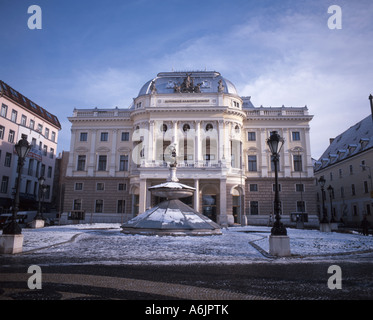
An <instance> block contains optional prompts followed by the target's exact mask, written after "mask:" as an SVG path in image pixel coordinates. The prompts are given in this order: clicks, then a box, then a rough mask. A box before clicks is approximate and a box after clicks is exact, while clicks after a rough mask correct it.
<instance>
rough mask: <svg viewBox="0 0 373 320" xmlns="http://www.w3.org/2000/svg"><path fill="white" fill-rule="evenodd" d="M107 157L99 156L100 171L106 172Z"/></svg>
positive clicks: (98, 168)
mask: <svg viewBox="0 0 373 320" xmlns="http://www.w3.org/2000/svg"><path fill="white" fill-rule="evenodd" d="M106 162H107V156H98V167H97V170H98V171H106Z"/></svg>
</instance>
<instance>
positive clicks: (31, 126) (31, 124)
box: [30, 119, 35, 130]
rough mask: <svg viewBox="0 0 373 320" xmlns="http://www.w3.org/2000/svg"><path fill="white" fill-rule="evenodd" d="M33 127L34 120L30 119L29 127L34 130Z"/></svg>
mask: <svg viewBox="0 0 373 320" xmlns="http://www.w3.org/2000/svg"><path fill="white" fill-rule="evenodd" d="M34 128H35V121H34V120H31V119H30V129H32V130H34Z"/></svg>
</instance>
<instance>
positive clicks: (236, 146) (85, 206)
mask: <svg viewBox="0 0 373 320" xmlns="http://www.w3.org/2000/svg"><path fill="white" fill-rule="evenodd" d="M312 117H313V116H312V115H310V114H309V112H308V109H307V107H294V108H293V107H284V106H282V107H277V108H271V107H262V106H261V107H255V106H254V105H253V104H252V102H251V99H250V97H241V96H239V94H238V93H237V90H236V88H235V86H234V85H233V83H231V82H230V81H229V80H227V79H226V78H224V77H223V76H222V75H221V74H220V73H219V72H215V71H212V72H208V71H198V72H190V73H186V72H162V73H159V74H158V75H157V76H156V77H155V78H153V79H151V80H149V81H148V82H146V83H145V84H144V85H143V87H142V88H141V89H140V91H139V93H138V95H137V97H136V98H134V100H133V103H132V105H131V106H130V107H129V108H126V109H122V108H112V109H103V108H92V109H74V112H73V115H72V116H71V117H69V118H68V119H69V121H70V122H71V145H70V152H69V154H68V160H67V169H66V174H65V177H64V180H63V186H62V189H63V190H64V193H63V197H64V199H63V208H64V214H63V215H62V220H61V221H62V222H63V223H64V222H66V223H68V222H70V223H72V222H76V221H86V222H98V221H115V222H123V221H127V220H128V219H130V218H132V217H134V216H136V215H137V214H139V213H141V212H144V211H145V210H146V209H147V208H149V207H151V206H154V205H155V204H156V203H158V202H160V201H161V200H162V199H160V198H157V197H154V196H152V195H151V193H150V192H149V191H148V188H149V187H151V186H153V185H156V184H159V183H161V182H163V181H165V180H166V179H167V177H168V175H169V168H168V166H167V161H168V159H169V155H170V152H171V149H172V148H173V147H175V148H176V152H177V176H178V178H179V180H180V181H181V183H184V184H187V185H189V186H192V187H194V188H195V189H196V192H195V194H194V196H192V197H190V198H186V199H185V202H186V203H187V204H189V205H190V206H192V207H193V208H194V209H196V210H198V211H199V212H202V213H203V214H205V215H206V216H208V217H210V218H211V219H212V220H213V221H216V222H218V223H219V224H221V225H227V224H228V225H233V224H235V223H238V224H247V223H249V224H267V223H268V221H269V217H270V215H271V214H273V202H274V186H273V185H274V168H273V165H272V162H271V155H270V151H269V148H268V146H267V143H266V140H267V139H268V137H269V136H270V133H271V132H272V131H278V132H279V134H280V135H281V136H282V137H283V138H284V139H285V143H284V146H283V148H282V150H281V155H280V171H279V182H280V197H281V208H282V215H283V221H284V222H287V223H290V222H291V218H292V217H295V214H296V213H307V214H308V221H309V222H310V223H312V222H315V221H316V222H315V223H318V220H317V211H316V204H315V194H316V190H315V182H314V175H313V165H312V160H311V150H310V136H309V135H310V131H309V130H310V127H309V123H310V121H311V120H312ZM66 155H67V154H66ZM292 214H293V215H292ZM315 219H316V220H315Z"/></svg>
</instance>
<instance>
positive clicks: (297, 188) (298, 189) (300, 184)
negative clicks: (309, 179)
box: [295, 183, 304, 192]
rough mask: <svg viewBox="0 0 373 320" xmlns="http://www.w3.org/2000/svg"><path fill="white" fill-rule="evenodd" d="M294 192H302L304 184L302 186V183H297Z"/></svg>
mask: <svg viewBox="0 0 373 320" xmlns="http://www.w3.org/2000/svg"><path fill="white" fill-rule="evenodd" d="M295 190H296V191H297V192H304V184H303V183H297V184H296V185H295Z"/></svg>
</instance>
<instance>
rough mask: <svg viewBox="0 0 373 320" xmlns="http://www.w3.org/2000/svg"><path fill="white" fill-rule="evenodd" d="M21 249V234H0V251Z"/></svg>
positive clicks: (12, 251)
mask: <svg viewBox="0 0 373 320" xmlns="http://www.w3.org/2000/svg"><path fill="white" fill-rule="evenodd" d="M22 249H23V234H3V235H1V236H0V253H3V254H14V253H20V252H22Z"/></svg>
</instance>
